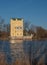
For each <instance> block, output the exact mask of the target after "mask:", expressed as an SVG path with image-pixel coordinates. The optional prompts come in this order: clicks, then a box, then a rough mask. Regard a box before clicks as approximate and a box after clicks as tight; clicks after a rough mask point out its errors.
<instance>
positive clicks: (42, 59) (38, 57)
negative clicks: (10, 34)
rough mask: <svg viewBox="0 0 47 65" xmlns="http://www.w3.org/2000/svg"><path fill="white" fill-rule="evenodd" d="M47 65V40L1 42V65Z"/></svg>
mask: <svg viewBox="0 0 47 65" xmlns="http://www.w3.org/2000/svg"><path fill="white" fill-rule="evenodd" d="M1 63H2V65H47V40H43V41H28V40H27V41H23V40H15V43H12V42H11V41H0V65H1Z"/></svg>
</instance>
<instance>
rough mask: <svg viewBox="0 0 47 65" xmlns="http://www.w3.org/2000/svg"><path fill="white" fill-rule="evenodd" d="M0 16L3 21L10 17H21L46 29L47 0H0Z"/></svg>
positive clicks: (8, 20)
mask: <svg viewBox="0 0 47 65" xmlns="http://www.w3.org/2000/svg"><path fill="white" fill-rule="evenodd" d="M0 16H1V17H2V18H3V19H4V20H5V23H10V19H11V18H23V19H24V20H25V21H29V22H30V23H31V24H33V25H36V26H42V27H43V28H45V29H47V0H0Z"/></svg>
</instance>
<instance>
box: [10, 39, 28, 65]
mask: <svg viewBox="0 0 47 65" xmlns="http://www.w3.org/2000/svg"><path fill="white" fill-rule="evenodd" d="M20 41H21V40H20ZM10 48H11V56H12V59H13V63H14V62H15V64H16V65H19V64H20V65H25V64H26V65H29V59H28V56H27V55H26V54H25V52H24V48H23V42H22V43H20V44H19V43H18V44H17V43H16V44H10ZM17 62H18V64H17Z"/></svg>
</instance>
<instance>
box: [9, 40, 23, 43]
mask: <svg viewBox="0 0 47 65" xmlns="http://www.w3.org/2000/svg"><path fill="white" fill-rule="evenodd" d="M9 42H10V43H23V40H9Z"/></svg>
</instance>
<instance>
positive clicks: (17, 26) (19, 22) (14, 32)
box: [10, 18, 23, 37]
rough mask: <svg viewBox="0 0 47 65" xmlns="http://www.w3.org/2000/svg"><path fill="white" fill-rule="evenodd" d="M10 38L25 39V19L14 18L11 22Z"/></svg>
mask: <svg viewBox="0 0 47 65" xmlns="http://www.w3.org/2000/svg"><path fill="white" fill-rule="evenodd" d="M10 36H11V37H23V19H19V18H17V19H14V18H13V19H11V20H10Z"/></svg>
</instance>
